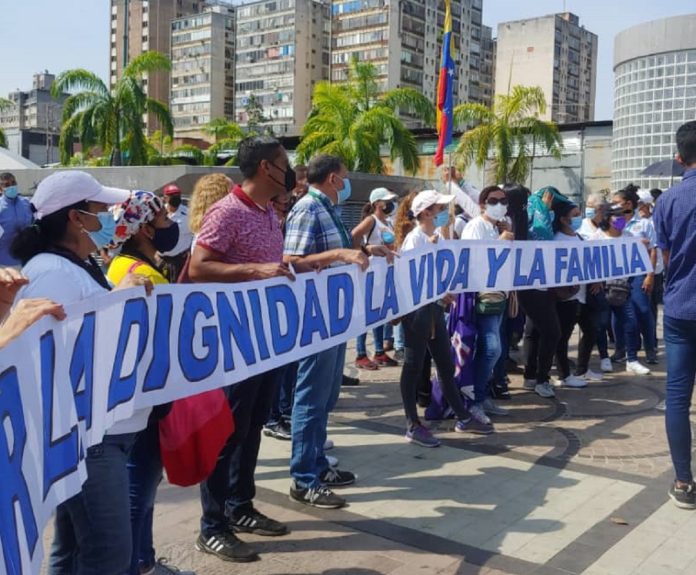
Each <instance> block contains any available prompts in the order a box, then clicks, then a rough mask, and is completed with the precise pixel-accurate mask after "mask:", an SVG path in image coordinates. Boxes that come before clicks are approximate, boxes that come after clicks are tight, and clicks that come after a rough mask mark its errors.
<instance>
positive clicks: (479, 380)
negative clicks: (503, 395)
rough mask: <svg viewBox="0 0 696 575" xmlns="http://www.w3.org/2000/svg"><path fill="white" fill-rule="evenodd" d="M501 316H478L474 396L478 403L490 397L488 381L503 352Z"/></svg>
mask: <svg viewBox="0 0 696 575" xmlns="http://www.w3.org/2000/svg"><path fill="white" fill-rule="evenodd" d="M503 315H504V314H502V313H500V314H481V313H478V314H476V347H475V349H474V395H475V397H476V403H481V402H482V401H483V400H485V399H486V397H487V396H488V380H489V378H490V376H491V373H492V371H493V367H494V366H495V364H496V362H497V361H498V358H500V354H501V352H502V347H501V345H500V325H501V324H502V321H503Z"/></svg>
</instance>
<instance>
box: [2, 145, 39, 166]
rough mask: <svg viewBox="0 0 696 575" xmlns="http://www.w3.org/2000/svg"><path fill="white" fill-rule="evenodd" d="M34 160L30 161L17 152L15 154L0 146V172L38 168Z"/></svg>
mask: <svg viewBox="0 0 696 575" xmlns="http://www.w3.org/2000/svg"><path fill="white" fill-rule="evenodd" d="M40 167H41V166H37V165H36V164H35V163H34V162H30V161H29V160H27V159H26V158H23V157H22V156H20V155H19V154H15V153H14V152H11V151H10V150H8V149H6V148H0V172H12V171H15V170H27V169H30V170H34V169H37V168H40Z"/></svg>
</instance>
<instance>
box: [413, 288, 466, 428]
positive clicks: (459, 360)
mask: <svg viewBox="0 0 696 575" xmlns="http://www.w3.org/2000/svg"><path fill="white" fill-rule="evenodd" d="M447 329H448V331H449V333H450V337H451V341H452V360H453V361H454V382H455V383H456V384H457V387H458V388H459V390H460V391H461V392H462V395H463V396H464V403H465V405H466V404H468V403H470V402H472V401H473V398H474V370H473V361H472V360H473V355H474V345H475V344H476V294H475V293H462V294H459V296H457V302H456V303H455V305H454V306H453V307H452V309H451V311H450V314H449V319H448V320H447ZM431 382H432V393H431V396H430V405H429V406H428V407H427V409H426V410H425V419H427V420H428V421H431V420H434V419H449V418H452V417H454V411H452V408H451V407H450V406H449V404H448V403H447V401H446V400H445V397H444V395H443V394H442V388H441V387H440V380H439V379H438V377H437V376H434V377H433V378H432V380H431ZM467 407H468V405H467Z"/></svg>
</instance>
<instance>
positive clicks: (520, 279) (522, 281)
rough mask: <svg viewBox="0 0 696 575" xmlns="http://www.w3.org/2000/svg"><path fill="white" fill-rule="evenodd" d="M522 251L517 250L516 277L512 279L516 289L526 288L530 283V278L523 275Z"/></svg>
mask: <svg viewBox="0 0 696 575" xmlns="http://www.w3.org/2000/svg"><path fill="white" fill-rule="evenodd" d="M521 267H522V249H521V248H517V249H516V250H515V275H514V276H513V279H512V285H513V286H514V287H524V286H526V285H527V283H528V282H529V277H528V276H526V275H523V274H522V270H521V269H520V268H521Z"/></svg>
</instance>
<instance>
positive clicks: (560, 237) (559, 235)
mask: <svg viewBox="0 0 696 575" xmlns="http://www.w3.org/2000/svg"><path fill="white" fill-rule="evenodd" d="M553 239H554V240H556V241H562V242H563V241H565V242H581V241H582V238H579V237H578V236H577V234H573V235H572V236H569V235H568V234H564V233H563V232H556V235H555V236H553ZM573 300H578V301H579V302H580V303H585V301H586V300H587V286H586V285H585V284H582V285H581V286H580V291H579V292H578V293H576V294H575V295H574V296H573V297H571V298H569V299H567V300H565V301H573Z"/></svg>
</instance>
